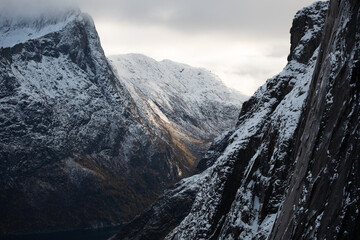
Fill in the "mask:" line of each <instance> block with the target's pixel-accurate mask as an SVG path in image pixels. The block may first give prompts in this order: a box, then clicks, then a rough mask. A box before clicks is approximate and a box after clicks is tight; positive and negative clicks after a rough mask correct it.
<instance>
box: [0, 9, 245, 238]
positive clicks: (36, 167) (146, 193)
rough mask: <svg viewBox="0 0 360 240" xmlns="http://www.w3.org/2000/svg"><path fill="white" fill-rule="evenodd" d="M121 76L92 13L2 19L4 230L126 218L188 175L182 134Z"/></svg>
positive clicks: (0, 202)
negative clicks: (108, 55)
mask: <svg viewBox="0 0 360 240" xmlns="http://www.w3.org/2000/svg"><path fill="white" fill-rule="evenodd" d="M148 70H149V71H150V69H148ZM154 72H155V71H154ZM202 73H204V72H202ZM118 76H121V73H118V75H116V74H115V73H114V71H113V67H112V66H111V65H110V63H109V62H108V59H107V58H106V57H105V55H104V52H103V50H102V48H101V44H100V40H99V37H98V35H97V32H96V29H95V26H94V23H93V21H92V19H91V18H90V17H89V16H88V15H87V14H84V13H81V12H80V11H79V10H71V11H68V10H66V11H63V12H47V13H43V14H42V15H31V14H30V15H26V17H20V16H17V15H16V16H13V15H1V17H0V183H1V184H0V223H1V224H0V233H4V232H14V231H38V230H45V229H46V230H54V229H65V228H83V227H101V226H105V225H112V224H117V223H121V222H122V221H128V220H130V219H131V218H132V217H133V216H134V215H135V214H137V213H139V212H140V211H141V210H142V209H144V208H145V207H146V206H148V205H149V204H150V203H151V202H152V201H153V200H154V199H155V198H156V197H157V196H158V195H159V194H160V193H161V192H162V191H163V190H164V188H165V187H167V186H169V185H172V184H173V183H174V182H176V181H178V180H179V179H180V178H182V177H185V176H189V175H190V174H192V172H193V171H194V170H195V167H196V162H197V157H196V156H195V155H197V154H198V153H199V152H198V151H195V150H193V149H190V148H188V146H187V145H185V144H184V143H183V142H182V141H180V140H181V138H179V137H178V135H179V134H180V133H181V132H179V133H178V132H177V131H180V130H182V129H180V127H179V128H176V129H175V128H173V127H172V126H169V125H166V124H164V122H165V123H166V121H164V116H163V115H161V114H162V113H164V114H165V111H163V110H161V111H159V107H160V106H161V105H159V106H157V105H156V104H155V103H157V102H156V101H153V102H151V101H150V100H151V99H152V98H150V96H149V97H146V98H143V97H139V96H140V95H139V94H138V95H136V94H134V87H130V85H129V82H128V81H125V80H126V79H127V76H129V75H126V76H125V77H126V78H124V80H123V79H121V78H120V77H118ZM188 80H189V81H190V79H188ZM203 81H206V78H203ZM211 81H213V78H211V79H210V82H211ZM138 89H140V88H138ZM156 100H157V101H160V99H156ZM140 101H142V102H140ZM177 101H180V102H181V96H180V97H179V98H177ZM171 104H173V102H171ZM145 105H146V106H147V107H143V106H145ZM211 106H212V105H211ZM239 106H240V102H239V105H238V106H237V107H239ZM145 110H146V111H148V112H146V111H145ZM205 110H206V109H205ZM206 111H210V110H206ZM186 113H189V114H190V116H193V115H194V113H191V111H189V112H186ZM166 114H168V115H166V117H167V118H168V119H175V117H174V116H172V115H171V114H169V113H168V112H166ZM191 114H193V115H191ZM214 114H215V113H214ZM212 117H213V118H216V117H215V116H212ZM203 120H204V121H205V122H206V121H207V120H206V119H203ZM169 121H170V120H169ZM174 122H175V123H176V121H174ZM209 122H210V123H209V124H213V122H212V121H209ZM202 124H204V123H202ZM179 126H181V125H179ZM194 126H195V124H194ZM204 126H207V125H206V124H204ZM197 127H198V128H199V132H201V131H202V130H201V126H200V127H199V126H197ZM229 127H230V126H229ZM184 129H185V128H184ZM207 130H208V129H207ZM184 131H185V130H184ZM174 132H176V134H174ZM181 134H183V133H181ZM214 134H215V133H214ZM214 134H213V135H214ZM191 136H192V135H191ZM209 136H211V134H209V135H208V136H207V137H209ZM179 139H180V140H179ZM202 139H205V138H202ZM206 140H208V139H207V138H206ZM197 141H198V140H197ZM197 144H198V145H200V146H202V144H206V143H201V142H200V141H199V142H198V143H197Z"/></svg>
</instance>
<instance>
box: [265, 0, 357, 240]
mask: <svg viewBox="0 0 360 240" xmlns="http://www.w3.org/2000/svg"><path fill="white" fill-rule="evenodd" d="M359 7H360V3H359V1H351V0H332V1H330V9H329V15H328V18H327V21H326V27H325V31H324V33H323V39H322V42H321V47H320V52H319V56H318V61H317V65H316V69H315V72H314V75H313V77H312V82H311V85H310V90H309V97H308V98H307V101H306V107H305V109H304V112H303V114H302V118H301V125H300V127H299V134H298V136H297V140H296V146H295V147H294V158H295V167H294V173H293V174H292V177H291V180H290V181H289V187H288V191H287V194H286V195H285V198H284V202H283V203H282V206H281V211H279V213H278V215H277V219H276V222H275V225H274V228H273V230H272V233H271V236H270V239H359V233H360V232H359V224H360V215H359V208H360V199H359V196H360V192H359V190H360V179H359V177H360V172H359V171H360V168H359V159H360V155H359V147H360V142H359V133H360V132H359V123H360V121H359V120H360V119H359V117H360V116H359V100H358V99H359V90H360V88H359V76H360V75H359V73H360V72H359V40H360V38H359V37H360V10H359Z"/></svg>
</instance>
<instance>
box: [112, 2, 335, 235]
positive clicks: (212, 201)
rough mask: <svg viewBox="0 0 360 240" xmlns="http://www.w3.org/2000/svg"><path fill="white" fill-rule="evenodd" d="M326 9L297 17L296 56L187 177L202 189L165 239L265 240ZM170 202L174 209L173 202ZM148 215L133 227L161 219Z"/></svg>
mask: <svg viewBox="0 0 360 240" xmlns="http://www.w3.org/2000/svg"><path fill="white" fill-rule="evenodd" d="M327 7H328V3H326V2H319V3H314V4H313V5H311V6H309V7H308V8H306V9H304V10H302V11H300V12H299V13H298V14H297V15H296V17H295V20H294V25H293V28H292V29H293V30H292V33H293V34H296V35H297V38H299V39H300V40H298V41H293V42H292V44H293V45H292V47H291V49H292V52H291V54H290V56H294V57H291V58H289V63H288V65H287V66H286V67H285V68H284V70H283V72H281V73H280V74H279V75H277V76H275V77H274V78H272V79H269V80H268V81H267V82H266V84H265V85H264V86H262V87H261V88H260V89H259V90H258V91H257V92H256V93H255V94H254V96H252V97H251V98H250V99H249V100H248V101H247V102H245V103H244V104H243V107H242V110H241V113H240V116H239V120H238V123H237V125H236V128H235V129H234V130H233V131H230V132H228V133H225V134H224V135H223V136H221V137H219V138H218V139H217V141H215V142H214V144H213V145H212V147H211V148H210V150H209V152H208V154H207V155H206V157H205V158H204V159H203V160H201V161H200V163H199V166H198V171H199V172H201V173H200V174H198V175H195V176H193V177H190V178H188V179H187V180H188V181H189V182H188V184H186V183H183V185H182V188H183V189H194V188H195V189H198V192H197V193H196V196H195V198H194V201H193V203H192V206H189V207H188V208H189V209H188V208H185V209H184V211H185V212H189V214H188V215H187V216H186V217H185V218H184V219H183V220H182V221H181V223H180V224H178V226H177V227H176V228H174V229H170V228H169V229H168V230H167V231H169V234H168V235H167V236H166V237H165V239H266V238H267V237H268V236H269V234H270V233H271V229H272V226H273V224H274V221H275V218H276V215H277V213H278V211H279V208H280V206H281V204H282V201H283V196H284V195H285V193H286V190H287V184H286V183H287V182H288V179H289V178H290V177H291V176H292V172H293V169H294V163H295V161H294V157H293V154H294V147H295V146H296V136H297V135H298V133H299V123H300V117H301V113H302V110H303V106H304V104H305V99H306V97H307V93H308V91H309V84H310V81H311V77H312V74H313V71H314V68H315V63H316V57H317V54H318V50H317V48H318V46H319V44H320V42H321V37H322V34H321V33H322V27H323V25H324V22H325V15H326V12H327ZM303 15H306V16H303ZM301 19H313V21H308V20H306V21H303V20H301ZM315 21H316V22H315ZM300 25H301V27H304V29H306V32H296V29H300V30H301V29H302V28H300V27H299V26H300ZM294 44H297V45H294ZM308 46H309V49H310V50H309V49H308ZM313 46H316V47H315V48H314V47H313ZM311 49H312V52H311V56H310V57H309V56H308V54H309V52H308V51H311ZM295 56H296V57H295ZM191 179H192V180H191ZM195 179H196V180H195ZM184 182H185V181H184ZM166 194H167V195H164V196H163V197H162V198H173V196H172V195H171V194H172V193H171V192H167V193H166ZM157 204H160V205H161V204H163V203H161V201H159V202H157V203H155V204H154V205H153V207H155V206H158V205H157ZM166 206H169V207H170V208H171V207H174V206H173V205H172V203H167V205H166ZM165 209H166V208H165ZM169 212H171V209H170V210H167V212H165V213H163V214H164V215H165V216H167V215H168V213H169ZM146 216H148V215H146V214H145V215H141V216H139V217H138V218H137V222H136V221H134V222H131V223H130V224H129V225H127V226H126V228H127V229H132V228H134V229H137V231H140V230H139V229H141V227H139V225H138V222H139V221H144V222H149V223H152V222H154V221H155V220H156V221H157V222H161V221H160V220H158V218H159V217H158V216H157V217H156V218H150V219H149V218H148V217H146ZM169 227H170V225H169ZM147 229H148V228H146V229H145V230H144V232H145V233H147V236H153V235H152V234H154V232H156V233H158V232H164V231H163V229H161V227H159V226H156V227H154V228H152V230H153V232H151V231H148V230H147ZM128 231H129V230H128ZM127 233H128V232H121V233H119V234H118V235H117V238H118V239H123V238H124V239H138V237H139V236H142V234H144V233H143V232H141V231H140V232H138V233H137V234H127ZM132 233H134V231H133V232H132Z"/></svg>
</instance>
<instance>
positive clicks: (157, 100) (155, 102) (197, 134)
mask: <svg viewBox="0 0 360 240" xmlns="http://www.w3.org/2000/svg"><path fill="white" fill-rule="evenodd" d="M110 59H111V63H112V64H113V65H114V66H115V69H116V71H117V73H118V76H119V79H120V80H121V81H122V82H124V83H125V85H126V87H127V89H129V90H130V93H131V95H132V96H133V98H134V99H138V101H136V102H137V104H138V106H139V108H140V109H142V110H143V111H144V112H146V111H149V110H148V108H149V107H150V108H151V109H152V110H153V111H154V112H155V113H156V114H157V115H158V116H159V117H160V118H161V119H162V120H163V122H164V123H166V124H170V125H172V127H173V128H175V129H178V131H180V132H182V133H183V134H185V135H187V136H189V137H190V138H195V139H197V140H200V141H206V142H209V141H211V140H212V139H213V138H214V137H215V136H217V135H219V134H220V133H221V132H222V131H225V130H227V129H229V128H231V126H233V125H234V123H235V121H236V119H237V116H238V113H239V112H240V109H241V104H242V103H243V101H244V100H245V99H246V97H245V96H244V95H241V94H240V93H239V92H237V91H235V90H231V89H229V88H228V87H226V86H225V85H224V84H223V83H222V82H221V80H220V79H219V78H218V77H217V76H216V75H214V74H212V73H211V72H209V71H207V70H205V69H200V68H193V67H190V66H188V65H185V64H180V63H175V62H172V61H170V60H163V61H161V62H157V61H155V60H154V59H151V58H149V57H146V56H144V55H140V54H127V55H118V56H111V57H110ZM144 102H147V103H148V104H146V105H145V104H143V103H144Z"/></svg>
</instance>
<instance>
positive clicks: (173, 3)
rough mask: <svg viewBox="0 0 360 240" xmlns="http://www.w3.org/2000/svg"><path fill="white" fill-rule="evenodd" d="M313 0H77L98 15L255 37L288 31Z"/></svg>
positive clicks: (142, 22)
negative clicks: (298, 13)
mask: <svg viewBox="0 0 360 240" xmlns="http://www.w3.org/2000/svg"><path fill="white" fill-rule="evenodd" d="M311 2H313V0H291V1H289V0H272V1H270V0H226V1H219V0H182V1H178V0H153V1H149V0H132V1H129V0H118V1H115V0H107V1H106V0H104V1H101V4H99V1H95V0H78V3H79V5H80V6H81V7H82V8H83V9H85V10H86V11H89V12H90V13H91V14H92V15H95V16H96V17H97V18H109V19H112V20H119V21H128V22H131V23H133V24H149V25H162V26H165V27H168V28H175V29H178V30H180V31H185V32H208V31H213V32H228V33H232V34H240V35H244V34H254V35H256V36H257V37H265V36H269V35H270V36H276V35H278V34H282V35H284V34H288V31H289V27H290V24H291V19H292V18H293V16H294V14H295V13H296V11H297V10H298V9H300V8H302V7H304V6H305V5H307V4H310V3H311Z"/></svg>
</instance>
